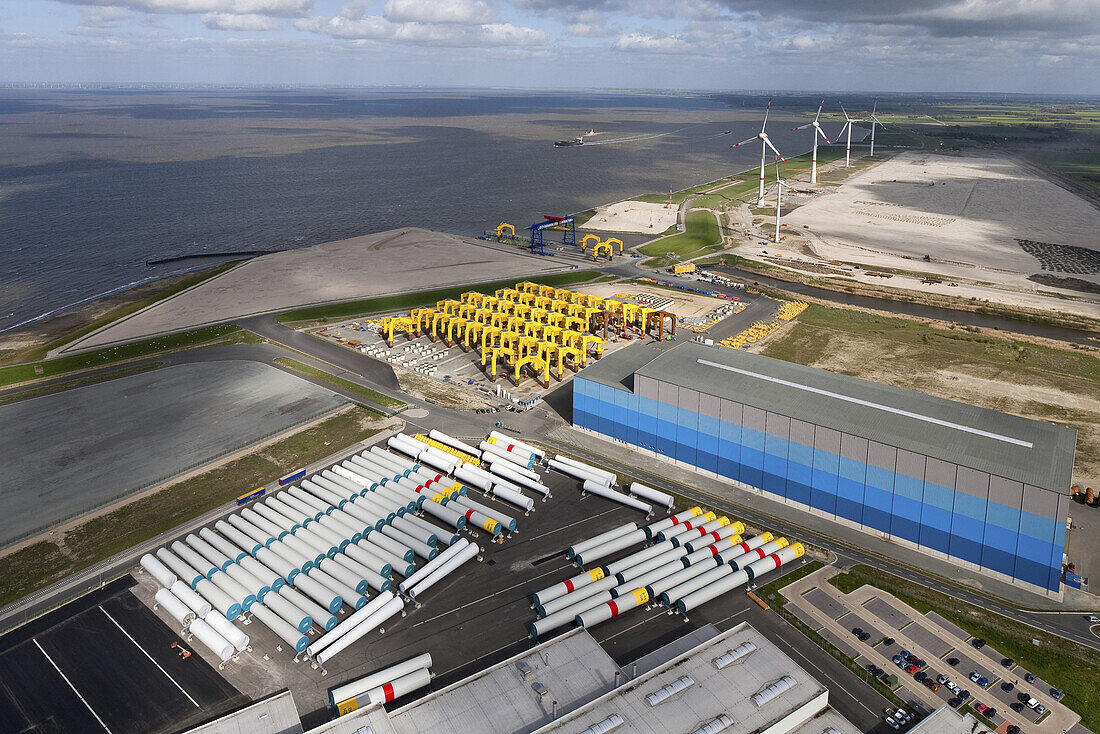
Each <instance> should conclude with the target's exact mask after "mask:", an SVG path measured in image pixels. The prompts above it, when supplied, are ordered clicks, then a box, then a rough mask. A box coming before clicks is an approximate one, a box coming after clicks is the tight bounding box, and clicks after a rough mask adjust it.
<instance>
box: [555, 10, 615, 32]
mask: <svg viewBox="0 0 1100 734" xmlns="http://www.w3.org/2000/svg"><path fill="white" fill-rule="evenodd" d="M568 20H569V23H568V24H567V25H566V26H565V32H566V34H568V35H570V36H574V37H577V38H606V37H607V36H610V35H612V34H613V31H612V30H611V29H610V28H609V27H608V25H607V18H606V17H605V16H604V14H603V13H600V12H598V11H595V10H582V11H580V12H578V13H574V14H572V15H571V16H570V17H569V19H568Z"/></svg>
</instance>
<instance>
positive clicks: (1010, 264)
mask: <svg viewBox="0 0 1100 734" xmlns="http://www.w3.org/2000/svg"><path fill="white" fill-rule="evenodd" d="M791 203H792V204H794V203H799V204H801V206H799V207H798V208H797V209H795V210H793V211H791V212H790V213H789V214H787V215H785V216H784V222H785V224H786V225H787V227H785V228H784V233H785V241H784V242H783V243H782V244H781V245H780V246H778V247H775V246H774V245H773V246H772V247H771V248H768V247H766V246H762V245H759V244H757V245H755V246H752V247H749V248H746V249H747V250H753V251H754V252H755V250H761V251H762V250H764V249H767V250H768V251H769V252H775V251H780V252H787V253H788V254H795V255H802V256H805V254H806V253H807V252H812V253H814V254H816V255H817V256H818V257H820V258H822V259H826V260H835V261H844V262H856V263H862V264H865V265H869V266H871V267H882V268H898V269H902V270H909V271H915V272H919V273H932V274H937V275H939V276H942V277H943V278H944V279H945V281H955V282H959V286H958V287H950V286H948V285H947V283H946V282H945V283H943V284H940V285H932V286H928V285H921V284H919V278H918V279H917V281H918V282H917V283H910V282H908V280H911V279H906V278H904V277H903V276H896V277H895V278H893V279H891V280H890V281H883V280H880V279H874V278H870V279H868V278H867V277H866V276H862V275H860V276H858V279H859V280H864V281H865V282H875V283H878V284H880V285H882V284H888V285H891V286H900V287H914V288H919V289H921V290H930V291H933V292H943V293H944V294H947V295H953V296H962V297H976V298H988V299H989V300H994V301H1000V302H1004V303H1011V304H1019V305H1028V306H1038V307H1045V308H1051V307H1054V306H1057V307H1060V308H1062V309H1066V308H1077V307H1078V306H1079V307H1080V308H1082V309H1083V310H1086V311H1092V310H1093V309H1094V307H1093V304H1092V303H1085V302H1080V303H1078V304H1076V305H1075V304H1074V302H1066V301H1061V302H1060V303H1059V302H1057V301H1055V300H1054V299H1051V298H1046V297H1044V296H1042V295H1041V294H1040V293H1039V292H1038V291H1040V290H1044V291H1048V292H1049V291H1053V290H1056V289H1054V288H1052V287H1050V286H1040V285H1038V284H1036V283H1034V282H1031V281H1028V280H1027V276H1029V275H1032V274H1036V273H1041V272H1047V273H1049V274H1053V275H1058V276H1071V277H1077V278H1083V279H1086V280H1090V281H1092V282H1096V283H1100V268H1097V267H1096V266H1095V262H1096V260H1095V258H1096V257H1097V256H1096V255H1091V256H1090V255H1089V254H1088V253H1087V252H1079V253H1078V254H1077V255H1070V256H1069V257H1070V260H1072V261H1073V262H1069V263H1067V262H1066V261H1065V260H1064V259H1063V262H1062V263H1061V264H1060V265H1058V264H1055V266H1054V267H1056V268H1057V267H1065V266H1066V265H1069V266H1070V267H1071V268H1072V269H1074V270H1078V271H1079V272H1066V271H1064V270H1058V269H1054V270H1044V262H1043V261H1041V260H1040V258H1039V257H1036V256H1034V255H1031V254H1029V253H1028V252H1027V251H1025V250H1024V249H1023V247H1021V245H1020V243H1018V242H1017V238H1018V239H1023V240H1031V241H1035V242H1037V243H1048V244H1050V245H1056V246H1060V247H1067V246H1068V247H1076V248H1083V250H1092V251H1094V252H1095V251H1097V250H1100V247H1098V243H1100V240H1098V239H1097V237H1096V232H1097V230H1098V229H1100V211H1097V210H1096V209H1095V208H1093V207H1092V206H1091V205H1090V204H1088V203H1087V202H1085V201H1084V200H1082V199H1080V198H1079V197H1077V196H1075V195H1073V194H1071V193H1068V192H1066V191H1065V190H1063V189H1061V188H1059V187H1057V186H1055V185H1054V184H1053V183H1051V182H1049V181H1047V180H1045V179H1043V178H1041V177H1039V176H1038V175H1036V174H1035V173H1033V172H1031V171H1030V170H1028V169H1026V168H1024V167H1023V166H1021V165H1019V164H1017V163H1016V162H1014V161H1013V160H1011V159H1009V158H1007V157H1003V156H996V155H965V156H959V155H934V154H925V153H915V152H909V153H902V154H900V155H898V156H896V157H894V158H892V159H889V160H886V161H884V162H882V163H880V164H878V165H876V166H873V167H871V168H869V169H867V170H866V171H863V172H861V173H858V174H856V175H855V176H853V177H852V178H851V179H850V180H848V181H847V182H846V183H845V184H843V185H842V186H840V187H838V188H835V189H827V190H826V193H824V194H822V195H819V196H815V197H812V198H808V199H807V200H805V201H804V202H803V201H797V202H796V201H794V200H792V201H791ZM806 227H808V229H807V228H806ZM1055 249H1057V248H1055ZM746 254H749V255H751V254H753V253H746ZM925 255H928V256H929V257H930V262H925V261H924V260H923V258H924V256H925ZM1090 257H1091V258H1093V259H1092V261H1091V263H1090V262H1089V258H1090ZM1046 265H1047V266H1048V267H1050V266H1051V263H1050V262H1047V263H1046ZM903 281H906V282H904V283H903ZM997 289H1000V290H1002V291H1004V290H1009V291H1011V293H1009V294H1004V293H1002V294H1000V295H998V294H997V293H996V290H997ZM1064 292H1066V293H1068V294H1072V295H1073V296H1075V297H1077V298H1081V299H1087V300H1089V301H1092V302H1094V303H1095V302H1100V298H1098V297H1097V296H1095V295H1092V296H1090V295H1087V294H1082V293H1079V292H1076V291H1064Z"/></svg>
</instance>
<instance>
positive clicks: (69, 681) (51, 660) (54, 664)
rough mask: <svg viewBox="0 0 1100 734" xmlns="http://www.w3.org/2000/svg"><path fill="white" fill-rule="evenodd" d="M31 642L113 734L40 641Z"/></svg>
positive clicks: (97, 719)
mask: <svg viewBox="0 0 1100 734" xmlns="http://www.w3.org/2000/svg"><path fill="white" fill-rule="evenodd" d="M31 641H32V642H33V643H34V646H35V647H37V648H38V649H39V650H40V651H41V652H42V654H43V655H45V656H46V660H48V661H49V662H50V665H52V666H53V669H54V670H56V671H57V674H58V675H60V676H61V678H62V679H63V680H64V681H65V682H66V683H68V684H69V688H72V689H73V693H75V694H76V697H77V698H79V699H80V701H81V703H83V704H84V705H85V706H87V707H88V710H89V711H91V712H92V716H94V717H95V720H96V721H98V722H99V725H100V726H102V727H103V730H104V731H105V732H107V734H112V732H111V730H110V729H108V728H107V725H106V724H104V723H103V719H101V718H99V714H97V713H96V712H95V709H93V708H92V706H91V704H89V703H88V702H87V701H85V700H84V696H81V695H80V691H78V690H76V686H74V685H73V682H72V681H71V680H69V679H68V677H67V676H66V675H65V674H64V673H62V672H61V668H59V667H57V663H55V662H54V661H53V658H51V657H50V656H49V654H48V653H47V652H46V651H45V650H44V649H43V648H42V645H40V644H38V640H36V639H33V638H32V640H31Z"/></svg>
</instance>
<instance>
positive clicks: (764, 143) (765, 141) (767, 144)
mask: <svg viewBox="0 0 1100 734" xmlns="http://www.w3.org/2000/svg"><path fill="white" fill-rule="evenodd" d="M771 109H772V101H771V100H770V99H769V100H768V106H767V107H766V108H765V109H764V124H762V125H761V126H760V132H759V133H757V134H756V135H753V136H752V137H751V138H748V139H747V140H742V141H741V142H740V143H736V144H734V145H731V146H730V147H731V148H736V147H738V146H741V145H745V144H746V143H751V142H752V141H754V140H759V141H760V193H759V194H758V195H757V198H756V202H757V203H758V204H759V203H760V202H761V201H763V200H764V165H765V162H764V157H765V156H766V155H767V154H768V148H771V149H772V150H774V151H775V154H776V155H777V156H778V157H779V160H781V161H782V160H786V159H785V158H784V157H783V156H782V154H780V152H779V151H778V150H776V148H775V146H774V145H772V141H771V139H770V138H769V137H768V134H767V133H766V132H764V128H766V127H767V125H768V113H770V112H771Z"/></svg>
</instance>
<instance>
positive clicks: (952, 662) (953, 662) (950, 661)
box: [947, 658, 959, 668]
mask: <svg viewBox="0 0 1100 734" xmlns="http://www.w3.org/2000/svg"><path fill="white" fill-rule="evenodd" d="M947 664H948V665H950V666H951V667H952V668H954V667H955V666H956V665H958V664H959V659H958V658H947Z"/></svg>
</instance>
